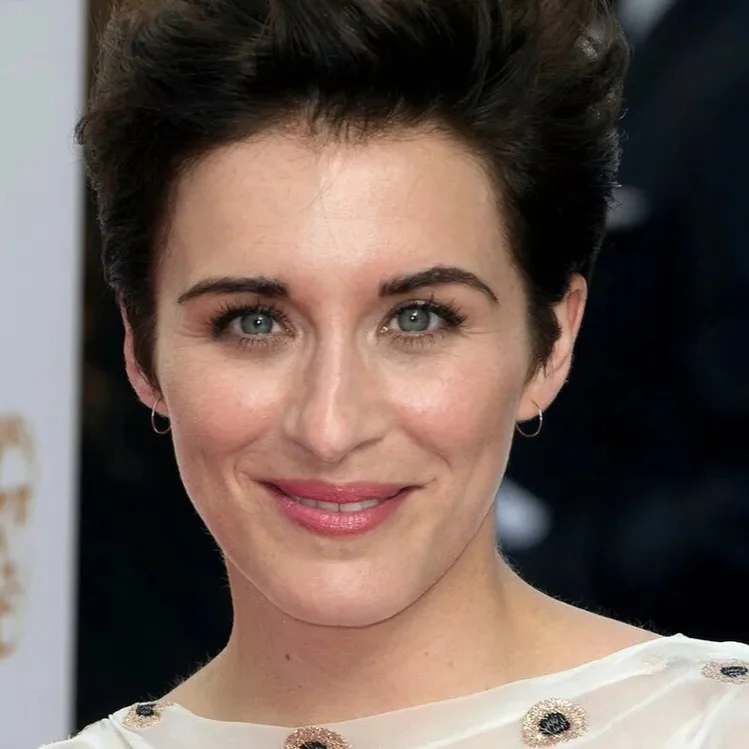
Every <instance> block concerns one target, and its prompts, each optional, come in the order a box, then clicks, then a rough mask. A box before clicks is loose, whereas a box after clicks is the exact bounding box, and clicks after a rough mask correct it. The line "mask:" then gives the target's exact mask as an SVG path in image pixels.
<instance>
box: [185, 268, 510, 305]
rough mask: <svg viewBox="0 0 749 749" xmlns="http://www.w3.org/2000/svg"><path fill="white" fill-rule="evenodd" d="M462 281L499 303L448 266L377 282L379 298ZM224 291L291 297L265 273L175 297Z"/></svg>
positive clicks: (467, 274)
mask: <svg viewBox="0 0 749 749" xmlns="http://www.w3.org/2000/svg"><path fill="white" fill-rule="evenodd" d="M450 284H462V285H464V286H469V287H471V288H473V289H477V290H478V291H480V292H481V293H482V294H484V295H485V296H486V297H487V298H488V299H489V300H490V301H492V302H494V303H495V304H498V303H499V299H498V298H497V295H496V294H495V293H494V292H493V291H492V289H491V287H490V286H489V285H488V284H487V283H485V282H484V281H482V280H481V279H480V278H479V277H478V276H477V275H476V274H475V273H471V271H468V270H465V269H464V268H458V267H456V266H451V265H435V266H433V267H432V268H427V269H425V270H422V271H418V272H416V273H410V274H408V275H403V276H396V277H395V278H391V279H389V280H387V281H384V282H383V283H381V284H380V297H388V296H401V295H403V294H408V293H410V292H412V291H416V290H417V289H423V288H426V287H429V286H448V285H450ZM225 294H258V295H260V296H264V297H270V298H273V299H286V298H288V297H289V296H290V294H289V287H288V286H287V285H286V284H285V283H284V282H283V281H280V280H279V279H277V278H268V277H266V276H257V277H248V278H241V277H232V276H226V277H223V278H209V279H206V280H204V281H200V282H199V283H197V284H195V285H194V286H191V287H190V288H189V289H188V290H187V291H185V292H184V293H182V294H180V296H179V297H178V298H177V303H178V304H185V303H187V302H189V301H191V300H193V299H196V298H197V297H201V296H208V295H212V296H218V295H225Z"/></svg>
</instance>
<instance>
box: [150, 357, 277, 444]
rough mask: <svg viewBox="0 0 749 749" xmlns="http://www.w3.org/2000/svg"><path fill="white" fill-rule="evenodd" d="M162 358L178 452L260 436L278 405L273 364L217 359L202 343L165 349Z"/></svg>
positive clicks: (164, 382) (165, 387)
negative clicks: (172, 349)
mask: <svg viewBox="0 0 749 749" xmlns="http://www.w3.org/2000/svg"><path fill="white" fill-rule="evenodd" d="M163 361H164V367H163V372H164V374H163V375H162V377H161V384H162V389H163V391H164V395H165V398H166V402H167V404H168V405H169V411H170V415H171V416H172V431H173V435H174V441H175V448H176V449H177V451H178V453H179V452H181V451H190V452H195V451H198V452H201V453H203V454H211V455H217V454H223V453H231V452H234V451H236V450H239V449H241V448H242V447H243V446H246V445H247V444H249V443H252V442H254V441H256V440H257V439H259V437H260V436H261V435H262V434H263V433H264V432H265V431H266V430H267V429H268V428H269V426H271V425H272V424H273V423H274V421H275V420H276V419H277V418H278V414H279V413H280V412H281V410H282V402H283V393H282V390H281V388H280V387H279V385H278V383H279V377H278V372H277V370H273V371H270V370H268V371H265V370H264V368H263V367H258V366H257V365H253V366H252V367H249V366H248V365H247V362H242V361H241V360H240V359H239V358H237V359H235V360H232V359H231V358H228V357H221V360H220V362H219V361H217V356H216V353H215V351H213V350H212V349H211V347H210V346H201V345H200V344H197V345H187V346H182V347H180V348H179V349H176V350H175V351H173V352H171V353H165V355H164V358H163Z"/></svg>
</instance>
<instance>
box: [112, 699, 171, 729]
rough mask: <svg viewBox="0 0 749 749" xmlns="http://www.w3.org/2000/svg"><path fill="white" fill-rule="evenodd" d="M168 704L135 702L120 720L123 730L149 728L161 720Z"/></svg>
mask: <svg viewBox="0 0 749 749" xmlns="http://www.w3.org/2000/svg"><path fill="white" fill-rule="evenodd" d="M170 705H171V703H169V702H137V703H136V704H135V705H133V706H132V707H131V708H130V710H128V712H127V715H126V716H125V717H124V718H123V719H122V725H123V726H125V728H138V729H141V728H150V727H151V726H153V725H156V723H158V722H159V721H160V720H161V715H162V712H163V710H164V709H165V708H167V707H169V706H170Z"/></svg>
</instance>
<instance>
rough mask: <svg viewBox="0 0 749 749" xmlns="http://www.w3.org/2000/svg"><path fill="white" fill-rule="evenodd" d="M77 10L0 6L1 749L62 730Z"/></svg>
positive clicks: (80, 20)
mask: <svg viewBox="0 0 749 749" xmlns="http://www.w3.org/2000/svg"><path fill="white" fill-rule="evenodd" d="M84 31H85V25H84V2H83V0H0V749H37V747H39V746H40V745H41V744H43V743H46V742H49V741H51V740H53V739H57V738H62V737H63V736H64V735H66V734H67V733H69V732H70V730H71V728H72V721H71V718H72V708H73V672H72V665H73V625H74V622H73V611H74V605H73V602H74V590H73V564H74V527H75V508H74V498H75V486H74V483H75V457H76V456H75V452H76V445H77V424H76V412H77V388H78V359H79V319H78V318H79V306H80V302H79V300H80V298H81V285H82V279H81V275H82V258H81V253H82V237H81V228H80V227H81V225H82V221H81V213H82V205H81V203H82V189H81V188H82V184H81V174H80V166H79V163H78V157H77V156H76V154H75V151H74V148H73V144H72V129H73V126H74V123H75V119H76V116H77V114H78V112H79V110H80V106H81V103H82V101H83V81H84V70H85V55H86V47H85V33H84Z"/></svg>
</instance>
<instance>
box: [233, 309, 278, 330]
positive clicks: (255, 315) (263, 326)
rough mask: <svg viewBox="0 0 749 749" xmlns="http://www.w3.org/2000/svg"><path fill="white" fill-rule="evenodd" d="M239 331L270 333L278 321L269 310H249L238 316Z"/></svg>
mask: <svg viewBox="0 0 749 749" xmlns="http://www.w3.org/2000/svg"><path fill="white" fill-rule="evenodd" d="M235 319H236V322H237V327H238V328H239V332H241V333H243V334H244V335H253V336H254V335H270V334H271V333H273V326H274V325H275V324H276V321H275V320H274V319H273V317H272V315H270V314H268V313H267V312H260V311H255V312H248V313H245V314H243V315H238V316H237V317H236V318H235Z"/></svg>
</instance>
